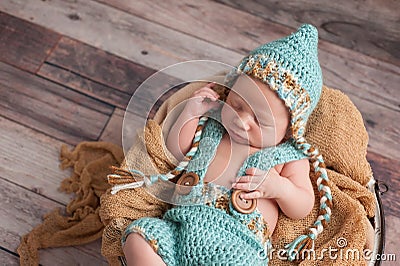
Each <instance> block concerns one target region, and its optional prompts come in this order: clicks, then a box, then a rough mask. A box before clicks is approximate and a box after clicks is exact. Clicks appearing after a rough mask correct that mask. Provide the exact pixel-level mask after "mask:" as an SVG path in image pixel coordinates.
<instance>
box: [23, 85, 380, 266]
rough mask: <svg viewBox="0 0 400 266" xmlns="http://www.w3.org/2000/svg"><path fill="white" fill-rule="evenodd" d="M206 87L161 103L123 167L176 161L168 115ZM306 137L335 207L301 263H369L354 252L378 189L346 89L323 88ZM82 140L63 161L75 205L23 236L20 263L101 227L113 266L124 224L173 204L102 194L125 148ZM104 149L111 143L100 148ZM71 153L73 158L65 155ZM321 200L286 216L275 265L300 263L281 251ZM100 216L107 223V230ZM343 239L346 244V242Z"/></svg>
mask: <svg viewBox="0 0 400 266" xmlns="http://www.w3.org/2000/svg"><path fill="white" fill-rule="evenodd" d="M217 81H218V78H217ZM202 85H204V83H200V82H199V83H192V84H190V85H188V86H186V87H185V88H183V89H181V90H180V91H178V92H176V93H175V94H174V95H173V96H172V97H171V98H169V99H168V100H167V101H166V102H165V103H164V104H163V105H162V106H161V108H160V109H159V110H158V112H157V114H156V115H155V117H154V120H149V121H148V124H147V126H146V128H145V130H144V131H143V134H139V135H138V136H137V138H136V142H135V144H134V145H133V146H132V148H131V149H130V151H129V152H128V154H127V155H126V157H125V159H124V161H123V162H122V164H121V167H122V168H125V169H128V168H130V169H131V168H134V169H137V170H140V171H142V172H144V173H145V174H154V173H158V172H168V171H169V170H171V169H172V168H174V164H175V163H176V162H175V161H173V159H171V158H172V156H171V155H170V154H169V153H168V151H166V150H165V147H164V139H163V132H162V131H163V130H164V134H165V131H168V128H169V127H170V125H168V123H165V124H163V121H164V118H165V117H166V114H167V113H168V112H169V111H170V110H171V109H172V108H173V107H175V105H176V104H177V103H179V102H182V100H184V99H186V98H187V97H188V96H189V95H190V94H191V93H192V91H194V90H195V89H197V88H199V87H200V86H202ZM160 125H163V127H161V126H160ZM306 138H307V140H308V141H309V142H310V143H313V144H315V145H316V146H317V147H318V148H319V149H320V151H321V153H322V154H323V156H324V159H325V162H326V165H327V168H328V176H329V178H330V187H331V189H332V195H333V200H334V206H333V208H332V220H331V222H330V223H329V224H328V226H327V227H326V228H325V230H324V231H323V233H322V234H321V235H320V236H319V237H318V239H317V241H316V243H315V253H313V254H310V257H309V258H308V259H307V258H306V259H304V260H302V261H299V262H300V265H316V264H321V265H327V264H329V265H331V264H332V263H335V264H336V265H364V264H365V261H364V260H363V259H362V256H360V258H359V259H357V257H356V256H352V254H355V253H356V252H355V251H357V250H358V252H360V254H362V251H363V249H364V245H365V243H366V234H367V229H366V223H367V222H368V221H367V219H366V217H371V216H373V215H374V210H375V205H374V204H375V201H374V197H373V194H372V193H371V192H369V191H368V190H367V188H366V184H367V182H368V181H369V180H370V178H371V176H372V172H371V168H370V165H369V163H368V162H367V160H366V150H367V143H368V135H367V132H366V130H365V127H364V124H363V120H362V117H361V114H360V113H359V112H358V110H357V109H356V107H355V106H354V105H353V104H352V103H351V101H350V100H349V98H348V97H347V96H345V95H344V94H343V93H341V92H340V91H338V90H333V89H329V88H326V87H324V88H323V93H322V96H321V100H320V102H319V104H318V106H317V107H316V109H315V111H314V112H313V114H312V116H311V117H310V120H309V123H308V127H307V134H306ZM82 145H84V146H80V145H78V146H77V147H76V149H75V150H74V151H73V152H72V153H67V152H66V151H65V150H63V154H64V156H63V158H64V160H66V161H64V165H65V166H67V165H69V166H73V167H74V168H75V171H74V175H73V177H71V178H69V179H67V180H66V181H65V182H63V184H62V185H63V187H64V189H66V190H68V191H73V192H75V193H77V195H78V198H76V199H75V200H74V201H73V202H71V203H70V205H68V206H69V207H71V206H75V207H74V208H73V209H71V208H69V211H68V212H67V216H66V217H63V216H62V215H60V214H59V213H58V212H53V213H50V214H49V215H48V216H46V218H45V221H44V223H43V224H42V225H39V226H38V227H37V228H35V229H33V230H32V232H31V233H30V234H28V235H26V236H24V238H23V239H22V241H21V245H20V247H19V248H18V252H19V254H20V255H21V264H22V265H32V264H37V261H38V258H37V249H38V248H46V247H55V246H66V245H77V244H83V243H87V242H90V241H92V240H94V239H96V238H98V237H100V234H101V232H102V235H103V239H102V254H103V255H104V256H105V257H106V258H107V260H108V261H109V263H110V264H111V265H120V264H119V261H118V257H119V256H123V253H122V249H121V244H120V240H121V234H122V232H123V230H124V229H125V227H126V226H127V225H128V224H129V223H130V222H131V221H133V220H135V219H138V218H141V217H146V216H151V217H161V216H162V215H163V213H164V212H165V211H166V210H167V209H168V208H169V207H170V205H168V204H166V203H164V202H161V201H159V200H158V199H156V198H155V197H153V196H151V195H150V194H149V193H148V192H146V191H145V190H144V189H143V188H137V189H132V190H123V191H120V192H118V193H117V194H116V195H111V193H110V189H108V190H107V191H106V193H104V191H105V190H106V189H107V188H109V186H108V185H107V184H106V174H107V173H106V172H107V171H105V170H104V168H105V167H106V166H109V165H117V164H118V163H119V162H121V158H122V155H121V154H122V152H121V150H119V151H117V152H116V150H118V149H114V148H115V147H114V146H112V145H111V146H112V148H110V147H111V146H107V145H109V144H107V143H85V144H82ZM88 145H89V146H88ZM90 145H95V147H94V150H93V152H94V153H96V152H97V155H98V159H96V158H95V157H93V156H92V155H90V151H88V149H89V150H90V148H92V147H90ZM102 146H107V147H106V148H104V149H101V147H102ZM99 150H101V152H100V153H99ZM83 153H85V154H83ZM66 154H67V155H68V156H67V157H68V158H65V157H66ZM74 155H75V156H74ZM79 155H80V156H79ZM82 156H83V157H82ZM85 157H91V160H86V159H85ZM104 157H106V159H104ZM128 164H129V167H128V166H127V165H128ZM96 166H97V167H101V168H100V171H98V172H97V171H95V170H94V169H96ZM310 178H311V179H312V180H313V184H314V188H315V192H316V193H315V194H316V195H318V193H317V191H316V186H315V177H314V176H313V175H312V174H311V176H310ZM100 195H101V204H100V205H99V202H98V200H99V197H100ZM317 197H318V196H317ZM318 201H319V199H318V200H316V204H315V206H314V209H313V211H312V212H311V213H310V215H308V216H307V217H306V218H304V219H302V220H291V219H289V218H287V217H286V216H285V215H283V214H280V216H279V220H278V224H277V226H276V229H275V231H274V234H273V236H272V242H273V247H274V249H275V250H274V251H273V253H272V256H271V260H272V261H271V265H291V264H297V263H299V262H296V263H290V262H288V261H286V260H282V256H283V254H282V252H281V251H280V250H281V249H283V246H284V244H287V243H289V242H291V241H292V240H293V239H294V238H295V237H296V236H298V235H300V234H304V233H306V230H307V228H308V227H309V226H310V225H311V224H312V223H313V222H314V221H315V219H316V217H317V212H318V203H319V202H318ZM67 210H68V209H67ZM99 215H100V218H101V222H102V223H103V224H104V226H105V227H104V230H103V231H102V229H103V225H102V224H100V223H99ZM71 221H72V222H71ZM78 232H79V233H78ZM43 234H46V237H43ZM53 236H54V237H53ZM343 241H345V244H346V245H343V243H344V242H343ZM338 242H339V243H338ZM329 251H330V253H329ZM346 254H347V255H346ZM314 255H315V258H314ZM355 255H356V254H355Z"/></svg>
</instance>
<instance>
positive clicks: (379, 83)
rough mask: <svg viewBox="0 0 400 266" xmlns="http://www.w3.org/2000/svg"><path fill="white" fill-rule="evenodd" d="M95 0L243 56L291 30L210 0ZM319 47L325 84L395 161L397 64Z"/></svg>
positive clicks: (399, 97)
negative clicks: (158, 0)
mask: <svg viewBox="0 0 400 266" xmlns="http://www.w3.org/2000/svg"><path fill="white" fill-rule="evenodd" d="M97 1H100V2H103V3H107V4H108V5H110V6H113V7H115V8H118V9H120V10H126V11H128V12H130V13H131V14H133V15H135V16H140V17H143V18H146V19H148V20H151V21H154V22H157V23H160V24H162V25H166V26H168V27H170V28H172V29H175V30H178V31H182V32H185V33H186V34H189V35H191V36H194V37H197V38H199V39H204V40H207V41H208V42H211V43H215V44H217V45H220V46H222V47H226V48H227V49H232V50H234V51H237V52H240V53H243V54H244V53H245V52H247V51H249V50H251V49H253V48H254V47H256V46H258V45H260V44H261V43H265V42H268V41H272V40H274V39H277V38H281V37H282V36H284V35H286V34H289V33H290V32H291V31H292V29H291V28H289V27H284V26H281V25H278V24H275V23H273V22H268V21H266V20H264V19H263V18H260V17H257V16H254V15H251V14H248V13H245V12H242V11H240V10H236V9H234V8H231V7H228V6H224V5H221V4H218V3H215V2H213V1H201V2H199V1H193V0H185V1H180V2H172V3H171V2H163V3H158V4H155V1H139V2H137V3H136V2H135V3H133V2H129V1H122V0H112V1H105V0H97ZM226 14H229V15H226ZM222 20H223V21H222ZM230 25H235V27H230ZM319 49H320V52H319V57H320V64H321V66H322V68H323V75H324V83H325V84H326V85H327V86H329V87H332V88H337V89H340V90H341V91H343V92H344V93H346V94H347V95H349V96H350V98H351V100H352V101H353V102H354V103H355V105H356V106H357V107H358V109H359V110H360V112H361V114H362V115H363V117H364V119H365V123H366V125H367V130H368V132H369V133H370V135H371V149H372V150H374V151H376V152H380V153H381V152H382V153H385V154H386V156H393V157H394V158H397V159H400V154H399V153H398V150H400V145H399V143H398V141H397V138H398V132H400V125H398V123H393V121H395V120H396V119H397V117H398V116H399V115H400V93H399V90H398V89H397V84H399V83H400V68H399V67H398V66H394V65H392V64H388V63H384V62H382V61H379V60H376V59H374V58H371V57H368V56H365V55H363V54H361V53H358V52H355V51H352V50H349V49H346V48H343V47H340V46H337V45H335V44H332V43H329V42H327V41H321V42H320V45H319ZM366 102H368V103H366Z"/></svg>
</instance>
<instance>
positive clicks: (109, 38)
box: [0, 0, 241, 78]
mask: <svg viewBox="0 0 400 266" xmlns="http://www.w3.org/2000/svg"><path fill="white" fill-rule="evenodd" d="M0 10H3V11H4V12H7V13H9V14H13V15H16V16H18V17H20V18H23V19H29V18H31V21H33V22H34V23H36V24H38V25H42V26H44V27H50V28H51V29H52V30H54V31H56V32H58V33H60V34H63V35H66V36H69V37H72V38H74V39H78V40H80V41H82V42H84V43H87V44H90V45H92V46H94V47H97V48H101V49H102V50H105V51H107V52H111V53H113V54H115V55H118V56H121V57H123V58H126V59H129V60H131V61H133V62H136V63H138V64H141V65H145V66H147V67H149V68H153V69H162V68H164V67H166V66H170V65H172V64H175V63H178V62H182V61H185V60H197V59H201V60H215V61H219V62H225V63H228V64H231V65H233V64H235V63H236V62H238V60H240V58H241V55H240V54H238V53H236V52H232V51H230V50H227V49H224V48H222V47H220V46H217V45H214V44H212V43H208V42H206V41H203V40H201V39H197V38H193V37H191V36H188V35H186V34H183V33H180V32H177V31H175V30H172V29H169V28H168V27H165V26H162V25H159V24H156V23H152V22H149V21H147V20H144V19H141V18H138V17H136V16H132V15H130V14H127V13H126V12H123V11H119V10H116V9H114V8H111V7H108V6H106V5H103V4H99V3H96V2H93V1H82V0H78V1H76V0H53V1H51V2H50V1H37V2H31V1H24V0H4V1H1V2H0ZM55 21H56V22H57V23H54V22H55ZM220 70H221V69H220V68H215V66H214V65H210V66H206V67H204V66H202V67H200V68H197V69H195V70H194V71H195V72H196V73H197V74H198V75H200V76H209V73H215V72H218V71H220ZM202 73H204V74H203V75H202ZM178 74H179V73H178ZM185 76H186V75H183V78H185Z"/></svg>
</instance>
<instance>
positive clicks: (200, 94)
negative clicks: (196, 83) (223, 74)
mask: <svg viewBox="0 0 400 266" xmlns="http://www.w3.org/2000/svg"><path fill="white" fill-rule="evenodd" d="M214 85H215V83H208V84H207V85H206V86H205V87H203V88H201V89H198V90H197V91H195V92H194V93H193V94H192V96H191V97H190V98H189V100H188V101H187V102H186V106H185V109H184V110H185V111H186V112H187V113H189V114H190V115H191V116H201V115H203V114H204V113H206V112H208V111H209V110H211V109H215V108H218V106H219V103H218V101H217V100H218V98H219V94H218V93H216V92H215V91H214V90H213V89H212V87H213V86H214Z"/></svg>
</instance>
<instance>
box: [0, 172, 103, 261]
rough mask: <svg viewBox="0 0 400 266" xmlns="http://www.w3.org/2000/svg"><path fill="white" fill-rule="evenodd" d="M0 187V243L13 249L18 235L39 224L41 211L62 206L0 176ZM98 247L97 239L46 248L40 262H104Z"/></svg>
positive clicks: (44, 211) (45, 211) (18, 238)
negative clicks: (89, 242) (88, 242)
mask: <svg viewBox="0 0 400 266" xmlns="http://www.w3.org/2000/svg"><path fill="white" fill-rule="evenodd" d="M0 189H1V193H0V200H1V202H2V204H1V205H0V216H1V217H3V218H2V219H1V220H0V239H1V240H0V246H2V247H3V248H6V249H8V250H11V251H14V252H15V250H16V248H17V247H18V245H19V241H20V237H21V236H22V235H24V234H26V233H28V232H29V231H30V230H31V229H32V228H33V227H34V226H36V225H38V224H39V223H41V221H42V217H43V215H44V214H46V213H48V212H50V211H51V210H53V209H54V208H56V207H62V206H61V205H60V204H58V203H55V202H54V201H52V200H49V199H46V198H44V197H42V196H39V195H37V194H36V193H34V192H32V191H28V190H25V189H21V187H19V186H17V185H15V184H13V183H10V182H8V181H5V180H4V179H3V178H2V177H0ZM4 217H6V218H4ZM99 249H100V246H99V243H98V242H97V243H92V244H89V245H86V246H80V247H70V248H57V249H46V250H43V251H42V252H41V255H43V256H42V257H43V258H42V259H41V262H43V264H44V265H106V263H105V261H104V258H102V257H101V255H100V254H99ZM54 262H57V263H56V264H54Z"/></svg>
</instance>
